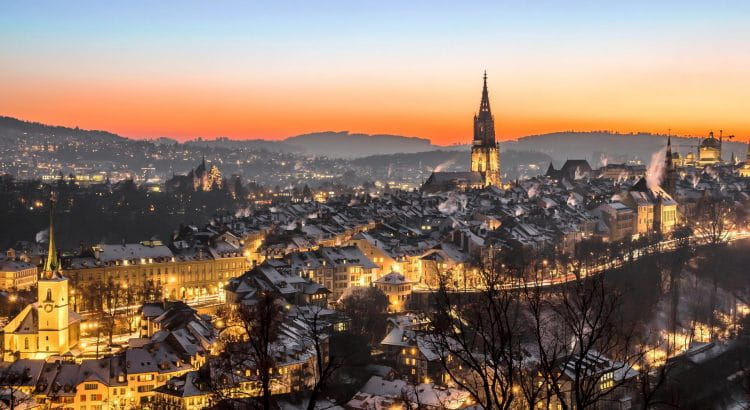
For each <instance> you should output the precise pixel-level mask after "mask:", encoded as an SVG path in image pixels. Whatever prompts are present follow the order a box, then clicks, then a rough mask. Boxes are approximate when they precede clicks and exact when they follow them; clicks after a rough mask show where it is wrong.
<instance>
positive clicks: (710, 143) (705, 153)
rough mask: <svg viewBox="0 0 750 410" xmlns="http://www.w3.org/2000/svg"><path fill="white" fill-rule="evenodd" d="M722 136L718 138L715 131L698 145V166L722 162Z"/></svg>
mask: <svg viewBox="0 0 750 410" xmlns="http://www.w3.org/2000/svg"><path fill="white" fill-rule="evenodd" d="M721 145H722V138H721V137H719V139H716V138H715V137H714V133H713V131H711V133H709V134H708V138H706V139H704V140H702V141H701V143H700V146H698V166H701V167H704V166H706V165H714V164H718V163H720V162H721Z"/></svg>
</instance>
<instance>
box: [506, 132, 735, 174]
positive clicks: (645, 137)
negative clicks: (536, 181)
mask: <svg viewBox="0 0 750 410" xmlns="http://www.w3.org/2000/svg"><path fill="white" fill-rule="evenodd" d="M700 141H701V139H700V138H691V137H679V136H673V137H672V146H673V150H675V151H677V152H679V153H680V154H681V155H685V154H687V153H688V152H691V151H692V152H696V150H697V146H698V144H699V143H700ZM666 143H667V136H666V135H659V134H648V133H638V134H618V133H612V132H606V131H595V132H556V133H551V134H543V135H531V136H528V137H523V138H520V139H518V140H516V141H508V142H503V143H501V149H503V150H518V151H536V152H541V153H544V154H547V155H549V156H550V157H552V159H553V160H554V161H555V163H557V164H559V163H562V162H564V161H565V160H566V159H586V160H588V161H589V162H590V163H591V166H593V167H598V166H599V165H601V164H600V162H601V161H600V160H601V157H606V158H607V160H608V162H610V163H615V162H624V161H626V160H628V159H637V160H641V161H642V162H644V163H648V161H649V160H650V158H651V154H653V153H654V152H656V151H659V150H660V149H662V148H663V147H664V146H665V145H666ZM732 153H734V154H735V155H736V156H737V157H738V158H740V160H744V159H745V155H746V153H747V144H745V143H740V142H732V141H729V140H727V139H725V140H724V150H723V157H724V159H725V160H729V159H730V158H731V156H732Z"/></svg>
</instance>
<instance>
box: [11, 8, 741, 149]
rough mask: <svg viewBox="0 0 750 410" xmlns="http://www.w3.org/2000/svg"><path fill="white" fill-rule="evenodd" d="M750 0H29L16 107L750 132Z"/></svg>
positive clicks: (254, 133) (74, 116)
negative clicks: (485, 94) (487, 97)
mask: <svg viewBox="0 0 750 410" xmlns="http://www.w3.org/2000/svg"><path fill="white" fill-rule="evenodd" d="M749 15H750V3H748V2H743V1H719V2H694V1H688V2H677V1H665V2H647V1H633V2H617V3H614V2H562V1H545V2H535V3H533V4H526V3H523V4H522V3H521V2H460V3H459V2H386V3H383V2H344V1H330V2H323V3H319V2H306V1H304V2H302V1H300V2H274V3H271V4H268V3H263V4H261V3H256V4H247V3H243V2H222V3H219V4H216V3H201V2H159V3H153V2H140V3H127V4H125V3H113V2H76V3H73V4H71V3H67V2H48V1H42V2H34V3H33V4H32V3H29V2H14V3H5V4H3V5H2V6H0V38H2V39H3V40H2V42H0V55H3V56H4V58H3V64H2V68H0V83H2V84H3V96H2V98H0V113H1V114H2V115H7V116H12V117H17V118H21V119H24V120H30V121H39V122H43V123H47V124H59V125H65V126H71V127H75V126H80V127H81V128H86V129H104V130H108V131H112V132H116V133H118V134H121V135H124V136H128V137H135V138H151V137H159V136H168V137H173V138H176V139H178V140H184V139H190V138H194V137H199V136H200V137H204V138H215V137H220V136H226V137H230V138H235V139H247V138H265V139H280V138H284V137H288V136H291V135H297V134H302V133H308V132H315V131H328V130H335V131H341V130H348V131H351V132H363V133H380V134H396V135H407V136H418V137H423V138H429V139H430V140H431V141H432V142H433V143H435V144H442V145H444V144H453V143H465V142H466V141H468V140H469V138H470V136H471V124H470V122H468V121H467V118H470V117H471V115H472V114H473V110H476V109H477V106H478V103H479V100H478V95H477V89H478V88H479V87H480V86H481V75H482V72H483V70H485V69H486V70H487V72H488V75H489V78H490V91H491V93H492V96H493V98H492V104H493V105H492V109H493V113H494V115H495V117H496V133H497V138H498V140H501V141H502V140H507V139H513V138H517V137H520V136H524V135H530V134H539V133H547V132H555V131H565V130H578V131H587V130H614V131H620V132H631V131H645V132H655V133H666V132H667V130H668V129H671V130H672V132H673V133H675V134H680V135H696V136H705V135H707V133H708V132H709V131H710V130H718V129H724V130H726V131H727V132H728V133H731V134H734V135H736V136H737V137H738V140H743V141H744V140H746V139H747V136H748V135H750V120H749V119H748V116H747V96H748V95H750V80H748V79H749V78H750V77H749V76H748V73H749V72H750V48H748V47H747V44H749V43H750V25H748V24H747V17H748V16H749Z"/></svg>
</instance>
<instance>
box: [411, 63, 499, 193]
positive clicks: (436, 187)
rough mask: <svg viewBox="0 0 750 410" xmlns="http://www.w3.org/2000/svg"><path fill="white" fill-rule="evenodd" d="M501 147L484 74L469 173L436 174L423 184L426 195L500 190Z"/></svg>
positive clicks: (475, 120) (475, 117)
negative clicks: (493, 188) (479, 189)
mask: <svg viewBox="0 0 750 410" xmlns="http://www.w3.org/2000/svg"><path fill="white" fill-rule="evenodd" d="M501 184H502V181H501V179H500V148H499V146H498V144H497V142H496V141H495V118H494V117H493V116H492V111H491V110H490V97H489V92H488V91H487V73H486V72H485V73H484V86H483V87H482V100H481V102H480V103H479V113H477V114H476V115H474V139H473V141H472V146H471V168H470V171H469V172H433V173H432V174H431V175H430V177H429V178H428V179H427V181H425V183H424V184H423V185H422V191H424V192H440V191H450V190H456V189H458V190H465V189H476V188H482V187H485V186H490V185H492V186H496V187H501Z"/></svg>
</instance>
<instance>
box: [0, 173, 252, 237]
mask: <svg viewBox="0 0 750 410" xmlns="http://www.w3.org/2000/svg"><path fill="white" fill-rule="evenodd" d="M256 188H257V187H256ZM233 189H234V187H233V186H224V187H223V188H222V189H219V190H216V191H211V192H201V191H195V192H193V191H187V192H151V191H148V190H146V189H144V188H142V187H139V186H137V185H136V184H135V183H133V181H130V180H126V181H123V182H120V183H116V184H99V185H91V186H88V187H82V186H78V185H76V184H71V183H68V182H54V183H52V184H45V183H42V182H40V181H14V180H13V179H12V178H10V177H8V176H3V177H2V178H0V209H3V212H0V226H2V229H0V248H7V247H9V246H12V245H13V244H14V243H15V242H17V241H22V240H23V241H34V240H35V235H36V233H37V232H39V231H41V230H44V229H46V228H47V226H48V224H49V198H50V196H51V193H52V192H53V191H54V193H55V196H56V198H57V200H56V202H57V203H56V205H55V226H56V240H57V242H58V245H59V246H60V247H63V248H74V247H77V246H78V245H79V244H80V243H81V242H84V243H85V245H91V244H94V243H98V242H109V243H112V242H121V241H123V240H125V241H128V242H135V241H141V240H146V239H150V238H151V237H154V236H155V237H157V238H159V239H161V240H165V241H166V240H167V239H168V238H169V235H170V234H171V233H172V231H174V230H175V229H177V228H178V227H179V225H180V224H187V223H195V224H202V223H205V222H207V221H208V220H209V219H210V218H211V217H213V216H215V215H217V214H221V213H223V212H233V211H234V210H235V209H236V208H237V207H239V206H247V204H246V203H245V201H244V199H242V198H235V196H234V195H233V194H232V190H233Z"/></svg>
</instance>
